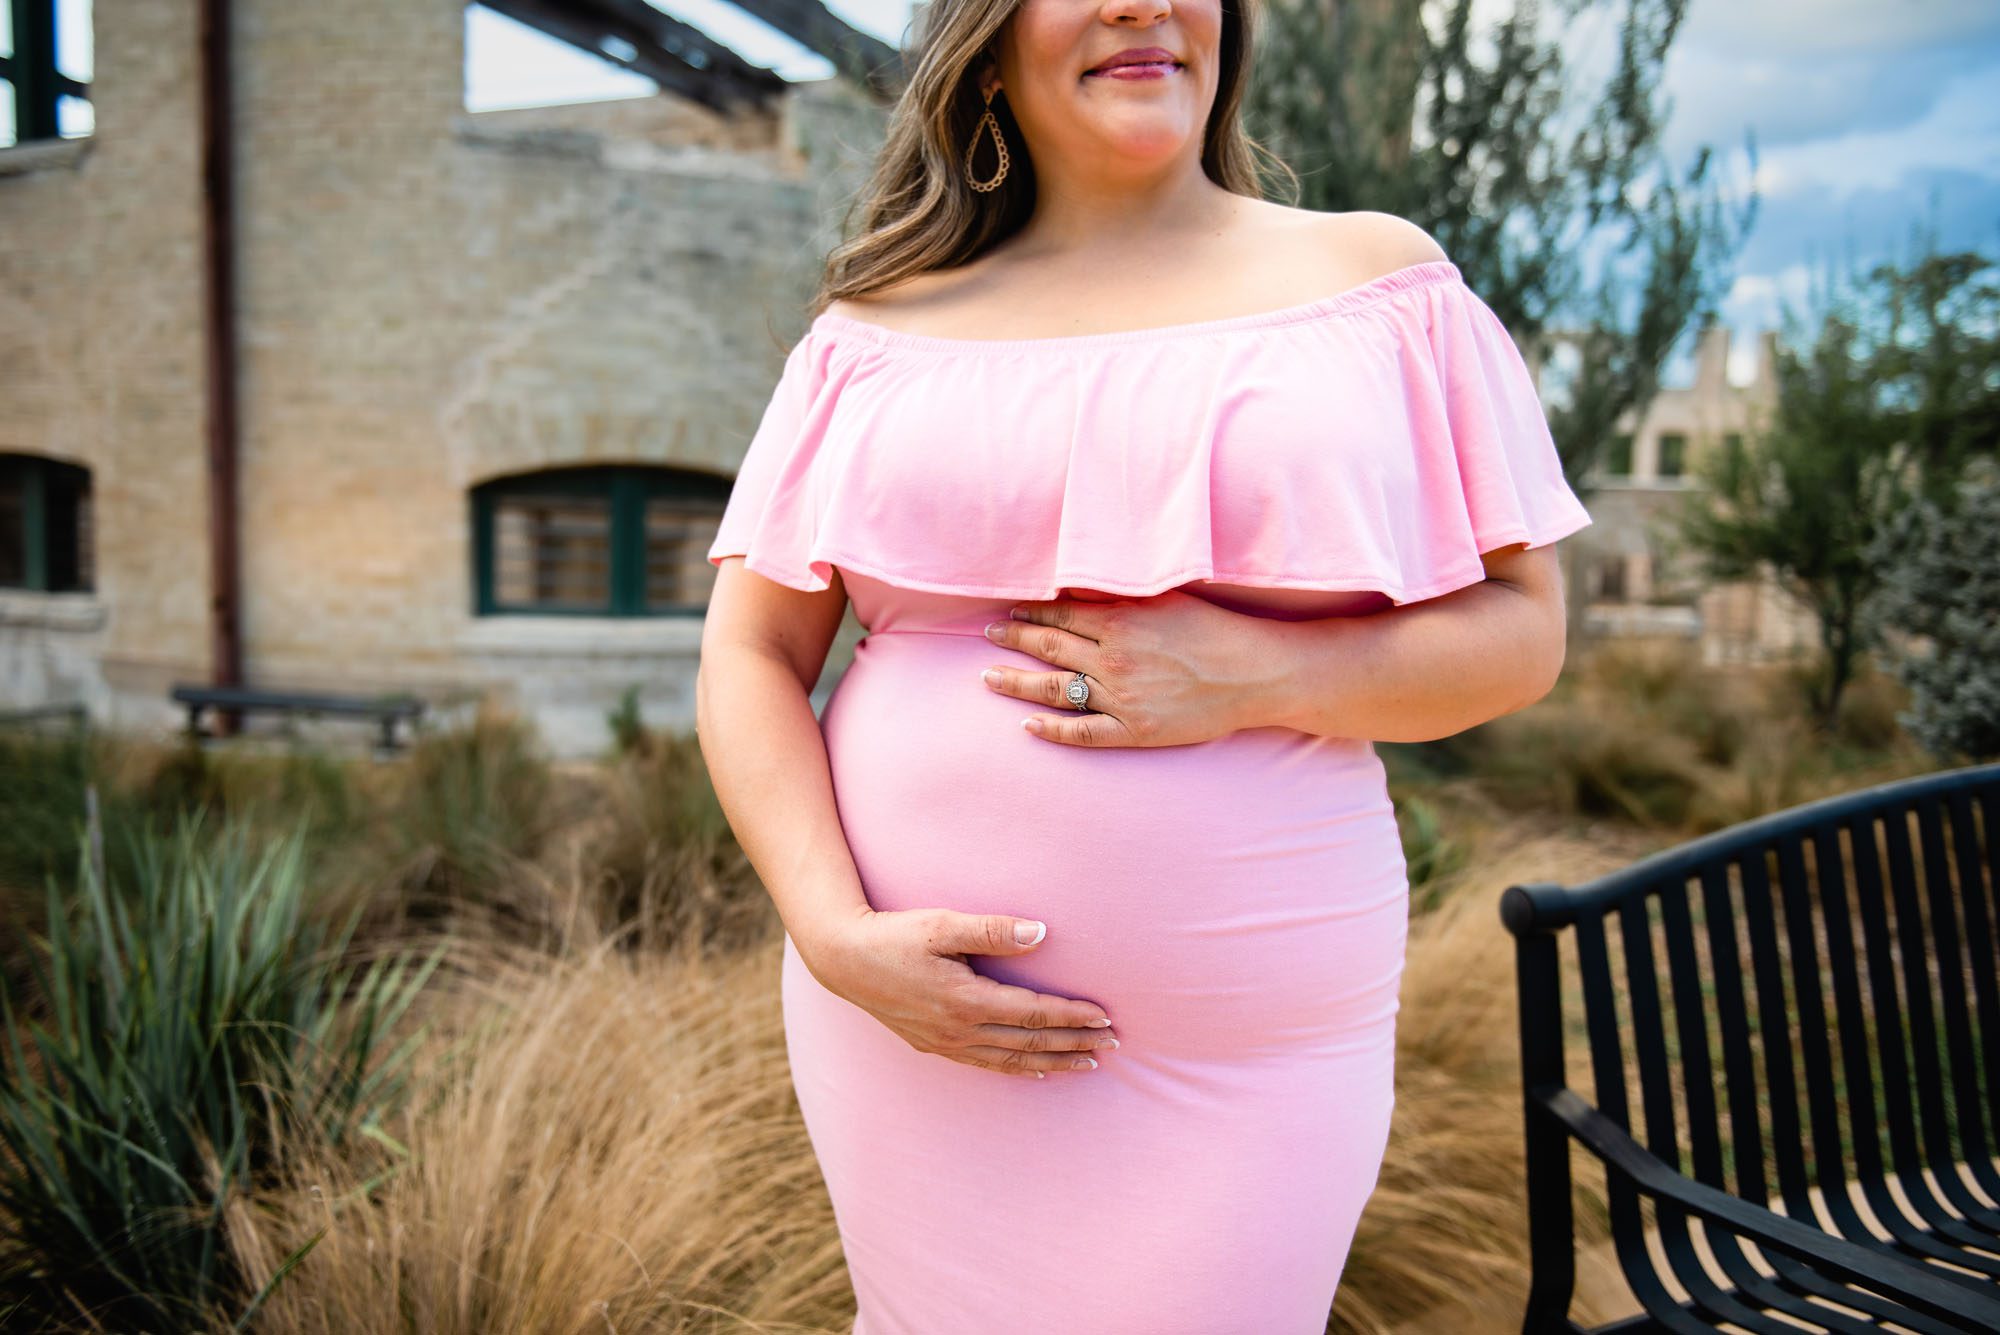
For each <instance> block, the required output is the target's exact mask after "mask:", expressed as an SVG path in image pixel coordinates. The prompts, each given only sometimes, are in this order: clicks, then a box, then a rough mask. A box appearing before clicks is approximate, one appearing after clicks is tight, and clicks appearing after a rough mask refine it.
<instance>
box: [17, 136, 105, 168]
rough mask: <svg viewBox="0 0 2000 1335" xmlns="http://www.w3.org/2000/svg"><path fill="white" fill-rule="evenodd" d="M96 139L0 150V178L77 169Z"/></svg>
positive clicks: (40, 142) (73, 138) (39, 142)
mask: <svg viewBox="0 0 2000 1335" xmlns="http://www.w3.org/2000/svg"><path fill="white" fill-rule="evenodd" d="M96 138H97V136H96V135H95V134H84V135H72V136H69V137H67V138H63V139H30V140H29V141H28V142H27V143H25V144H9V145H7V146H6V147H5V148H0V176H25V175H27V174H28V173H29V172H38V171H54V170H55V169H57V168H58V167H72V168H73V167H76V166H78V165H80V164H81V163H82V162H83V160H84V159H85V158H86V157H88V156H90V151H91V145H92V143H93V142H94V141H95V140H96Z"/></svg>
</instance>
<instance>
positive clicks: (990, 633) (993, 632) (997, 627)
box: [986, 621, 1007, 640]
mask: <svg viewBox="0 0 2000 1335" xmlns="http://www.w3.org/2000/svg"><path fill="white" fill-rule="evenodd" d="M1005 629H1007V623H1006V622H1004V621H989V622H987V623H986V635H987V638H989V639H994V640H997V639H999V638H1000V632H1001V631H1003V630H1005Z"/></svg>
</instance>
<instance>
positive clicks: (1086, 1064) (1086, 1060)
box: [1069, 1057, 1097, 1071]
mask: <svg viewBox="0 0 2000 1335" xmlns="http://www.w3.org/2000/svg"><path fill="white" fill-rule="evenodd" d="M1069 1069H1070V1070H1072V1071H1095V1070H1096V1069H1097V1058H1095V1057H1078V1058H1077V1059H1076V1060H1075V1061H1073V1062H1071V1063H1070V1064H1069Z"/></svg>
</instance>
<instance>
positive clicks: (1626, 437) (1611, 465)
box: [1604, 431, 1632, 477]
mask: <svg viewBox="0 0 2000 1335" xmlns="http://www.w3.org/2000/svg"><path fill="white" fill-rule="evenodd" d="M1604 471H1605V472H1606V473H1608V474H1610V475H1611V476H1612V477H1630V476H1631V475H1632V433H1631V432H1629V431H1621V432H1619V433H1618V434H1617V435H1615V436H1613V437H1612V438H1611V448H1610V449H1609V450H1606V451H1605V454H1604Z"/></svg>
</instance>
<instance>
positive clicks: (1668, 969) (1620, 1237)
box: [1500, 764, 2000, 1335]
mask: <svg viewBox="0 0 2000 1335" xmlns="http://www.w3.org/2000/svg"><path fill="white" fill-rule="evenodd" d="M1996 891H2000V764H1991V765H1978V766H1971V767H1967V768H1963V769H1954V770H1947V771H1943V772H1940V773H1935V774H1926V775H1921V776H1918V777H1916V778H1912V779H1904V780H1899V781H1896V782H1893V783H1888V784H1883V785H1880V786H1877V787H1874V788H1870V789H1864V790H1862V791H1858V792H1853V793H1846V794H1842V795H1840V796H1837V797H1832V798H1827V799H1824V800H1821V801H1817V802H1811V803H1807V804H1805V805H1803V806H1798V807H1794V808H1792V809H1790V810H1788V811H1781V812H1777V813H1774V814H1772V815H1770V816H1765V817H1762V818H1759V819H1757V820H1752V821H1747V822H1745V823H1743V824H1741V825H1737V826H1734V827H1731V828H1730V829H1726V830H1721V831H1717V832H1715V833H1713V834H1709V835H1704V836H1702V837H1700V838H1698V839H1695V840H1692V841H1690V842H1688V843H1686V844H1683V845H1681V846H1679V847H1677V848H1672V849H1668V850H1666V851H1664V852H1661V853H1657V854H1654V855H1652V856H1650V857H1647V858H1644V859H1641V860H1640V861H1637V862H1634V863H1632V864H1631V865H1629V866H1627V867H1624V868H1621V869H1620V870H1618V871H1615V872H1612V873H1610V874H1608V875H1605V876H1601V877H1598V878H1596V879H1595V880H1591V881H1588V882H1585V883H1583V884H1580V885H1576V886H1568V887H1566V886H1562V885H1558V884H1555V883H1552V882H1537V883H1533V884H1526V885H1514V886H1510V887H1508V888H1507V890H1506V892H1505V893H1504V894H1503V896H1502V897H1501V902H1500V913H1501V918H1502V920H1503V921H1504V922H1505V923H1506V925H1507V927H1508V929H1509V930H1510V931H1511V932H1512V933H1513V934H1514V936H1515V938H1516V940H1515V959H1516V967H1517V974H1518V984H1519V992H1520V1006H1521V1015H1520V1036H1521V1069H1522V1078H1523V1079H1522V1082H1523V1086H1524V1094H1525V1109H1526V1129H1527V1172H1528V1183H1527V1186H1528V1225H1529V1244H1530V1248H1531V1251H1532V1255H1533V1267H1534V1276H1533V1281H1532V1283H1531V1286H1530V1291H1529V1296H1528V1303H1527V1316H1526V1321H1525V1323H1524V1326H1523V1329H1524V1330H1525V1331H1527V1332H1531V1333H1533V1332H1547V1331H1557V1332H1565V1333H1566V1335H1575V1333H1577V1332H1583V1331H1585V1330H1586V1328H1585V1327H1583V1326H1580V1325H1578V1324H1576V1323H1575V1322H1574V1321H1572V1320H1571V1319H1570V1316H1569V1306H1570V1299H1571V1297H1572V1295H1573V1289H1574V1278H1575V1267H1574V1250H1573V1249H1574V1233H1573V1227H1572V1225H1573V1214H1572V1196H1571V1181H1570V1159H1569V1141H1570V1140H1571V1138H1574V1139H1575V1140H1576V1141H1578V1142H1579V1143H1580V1144H1582V1146H1583V1147H1584V1148H1585V1149H1587V1150H1588V1151H1589V1152H1590V1153H1592V1154H1593V1155H1595V1156H1596V1157H1597V1158H1598V1159H1600V1160H1602V1161H1603V1163H1604V1165H1605V1184H1606V1191H1607V1198H1608V1199H1607V1204H1608V1207H1609V1211H1610V1223H1611V1232H1612V1245H1613V1247H1614V1248H1615V1250H1616V1252H1617V1256H1618V1262H1619V1267H1620V1269H1621V1270H1622V1272H1623V1273H1624V1276H1625V1279H1626V1281H1627V1282H1628V1283H1629V1284H1630V1285H1631V1287H1632V1291H1633V1293H1634V1295H1635V1296H1636V1297H1637V1298H1638V1300H1639V1303H1640V1305H1641V1306H1642V1307H1643V1309H1644V1312H1643V1313H1642V1314H1641V1315H1638V1316H1634V1317H1631V1318H1629V1319H1626V1320H1622V1321H1617V1322H1612V1323H1609V1324H1606V1325H1603V1326H1600V1327H1597V1328H1596V1329H1597V1330H1598V1331H1602V1332H1620V1333H1621V1335H1624V1333H1626V1332H1634V1333H1636V1332H1655V1331H1709V1330H1714V1329H1716V1328H1717V1325H1718V1323H1722V1322H1728V1323H1730V1325H1731V1326H1732V1327H1734V1328H1740V1329H1742V1330H1745V1331H1752V1332H1770V1333H1771V1335H1796V1333H1797V1332H1798V1331H1799V1330H1800V1329H1801V1328H1802V1326H1801V1325H1800V1324H1795V1322H1802V1323H1805V1324H1804V1325H1803V1329H1806V1330H1814V1331H1841V1332H1847V1331H1862V1330H1880V1329H1883V1328H1884V1326H1883V1325H1881V1324H1880V1323H1882V1322H1894V1323H1896V1328H1899V1329H1906V1330H1910V1331H1916V1332H1923V1333H1925V1335H1928V1333H1930V1332H1944V1331H1984V1332H1994V1331H2000V1169H1996V1165H1995V1160H1994V1154H1995V1152H1996V1146H2000V981H1996V979H2000V935H1996V928H2000V921H1996V905H1995V902H1994V895H1995V893H1996ZM1565 930H1568V931H1571V932H1573V933H1574V942H1575V947H1576V958H1577V963H1578V965H1579V969H1580V974H1581V981H1582V987H1581V989H1580V991H1581V1000H1582V1012H1583V1017H1584V1027H1585V1029H1586V1031H1587V1041H1588V1046H1589V1051H1590V1066H1591V1074H1592V1086H1593V1090H1594V1094H1593V1097H1594V1100H1595V1102H1594V1103H1593V1102H1592V1101H1591V1099H1587V1098H1585V1097H1584V1096H1583V1095H1582V1094H1579V1093H1578V1092H1577V1091H1575V1090H1572V1089H1570V1088H1568V1086H1567V1081H1566V1078H1565V1075H1564V1046H1565V1025H1564V1019H1563V1004H1562V993H1561V968H1560V962H1559V958H1558V947H1559V943H1560V939H1561V933H1562V932H1564V931H1565ZM1663 976H1664V981H1663ZM1788 986H1789V988H1790V996H1789V997H1788V996H1787V991H1786V989H1787V987H1788ZM1634 1112H1636V1113H1637V1114H1639V1118H1640V1122H1641V1127H1642V1129H1635V1128H1634V1125H1633V1120H1632V1115H1633V1113H1634ZM1773 1179H1775V1180H1773ZM1774 1196H1775V1200H1776V1203H1775V1204H1774ZM1642 1202H1644V1203H1647V1204H1649V1205H1650V1206H1651V1214H1652V1216H1653V1224H1654V1227H1655V1229H1656V1233H1657V1237H1656V1242H1655V1245H1654V1246H1650V1247H1649V1245H1648V1241H1647V1231H1648V1230H1647V1221H1646V1219H1645V1217H1644V1213H1642V1210H1641V1205H1642ZM1865 1216H1872V1217H1873V1219H1874V1220H1875V1221H1877V1222H1878V1223H1879V1225H1880V1226H1881V1227H1880V1230H1879V1232H1880V1233H1881V1234H1883V1235H1886V1237H1883V1236H1878V1232H1877V1230H1876V1229H1873V1228H1871V1227H1870V1226H1869V1223H1868V1220H1867V1218H1866V1217H1865ZM1746 1244H1749V1246H1748V1247H1746ZM1751 1249H1754V1251H1755V1252H1756V1253H1758V1254H1760V1255H1761V1259H1762V1261H1763V1263H1764V1264H1762V1265H1758V1264H1754V1263H1753V1257H1752V1250H1751ZM1656 1251H1657V1255H1656ZM1704 1253H1706V1254H1704ZM1836 1304H1837V1306H1836ZM1777 1312H1782V1313H1785V1314H1787V1315H1788V1316H1790V1317H1792V1318H1794V1321H1790V1322H1788V1321H1786V1320H1784V1319H1781V1318H1780V1317H1778V1316H1774V1315H1772V1313H1777Z"/></svg>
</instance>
